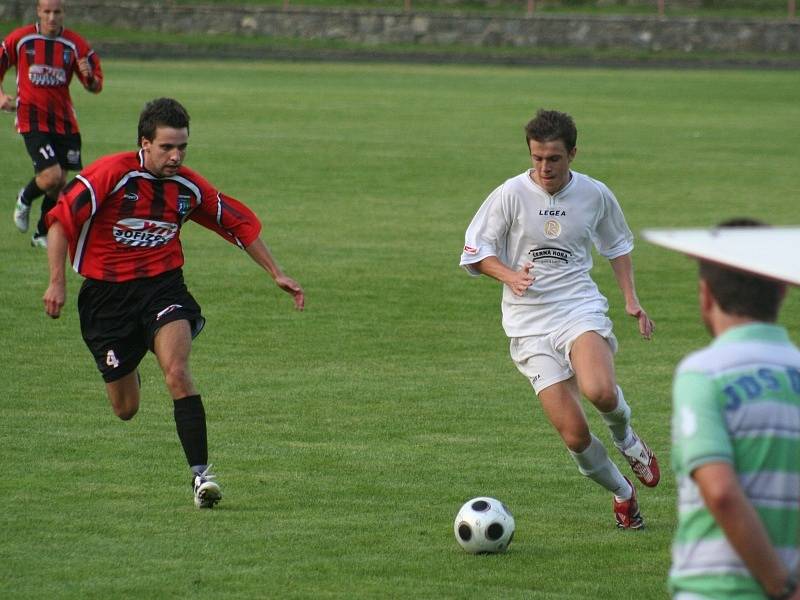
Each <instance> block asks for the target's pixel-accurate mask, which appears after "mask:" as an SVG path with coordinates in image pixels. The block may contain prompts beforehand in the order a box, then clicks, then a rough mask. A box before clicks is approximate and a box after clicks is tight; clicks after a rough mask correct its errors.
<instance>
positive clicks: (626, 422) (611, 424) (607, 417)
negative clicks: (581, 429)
mask: <svg viewBox="0 0 800 600" xmlns="http://www.w3.org/2000/svg"><path fill="white" fill-rule="evenodd" d="M600 416H601V417H602V418H603V421H604V422H605V424H606V425H607V426H608V428H609V429H610V430H611V436H612V437H613V438H614V443H615V444H616V445H617V446H619V447H620V448H624V447H626V445H629V442H631V441H632V440H631V438H632V437H633V430H631V407H630V406H628V403H627V402H625V395H624V394H623V393H622V388H621V387H619V386H617V407H616V408H615V409H614V410H611V411H609V412H602V411H600Z"/></svg>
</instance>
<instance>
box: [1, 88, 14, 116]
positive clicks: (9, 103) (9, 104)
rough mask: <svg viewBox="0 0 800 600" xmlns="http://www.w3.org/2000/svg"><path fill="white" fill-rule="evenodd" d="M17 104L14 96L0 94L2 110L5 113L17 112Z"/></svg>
mask: <svg viewBox="0 0 800 600" xmlns="http://www.w3.org/2000/svg"><path fill="white" fill-rule="evenodd" d="M16 104H17V103H16V102H15V101H14V97H13V96H9V95H8V94H3V93H2V92H0V110H2V111H4V112H14V111H15V110H16Z"/></svg>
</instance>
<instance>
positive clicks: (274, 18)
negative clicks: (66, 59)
mask: <svg viewBox="0 0 800 600" xmlns="http://www.w3.org/2000/svg"><path fill="white" fill-rule="evenodd" d="M33 4H34V3H33V1H32V0H5V2H4V3H3V4H2V5H0V19H2V18H17V19H20V18H22V19H24V20H27V21H31V20H33V19H34V17H35V15H34V11H33ZM4 13H5V14H4ZM68 19H69V22H70V23H90V24H98V25H106V26H112V27H119V28H126V29H139V30H142V31H160V32H167V33H168V32H177V33H197V34H198V35H204V34H218V33H228V34H237V35H242V36H268V37H281V38H301V39H316V40H344V41H350V42H357V43H364V44H374V45H376V46H378V45H380V44H382V43H408V44H427V45H434V46H435V45H449V44H461V45H468V46H476V47H480V46H492V47H503V46H506V47H509V46H513V47H572V48H579V49H585V50H592V49H608V48H621V49H626V48H629V49H636V50H650V51H655V52H658V51H663V50H669V51H676V50H677V51H684V52H693V51H716V52H725V51H737V52H769V53H784V54H798V53H800V22H798V21H788V20H754V19H748V20H732V19H724V20H723V19H697V18H668V19H658V18H657V17H656V16H652V17H632V16H578V15H571V16H553V15H542V14H537V15H534V16H533V17H531V18H526V17H525V16H523V15H521V16H519V17H509V16H505V15H503V16H501V15H475V14H457V13H452V14H449V13H448V14H440V13H423V12H420V13H414V12H409V13H405V12H402V11H400V10H380V9H373V10H334V9H310V8H295V7H291V6H290V7H289V8H288V9H287V10H283V9H281V8H268V7H260V6H228V7H224V8H223V7H220V6H210V5H205V6H204V5H197V6H185V5H180V6H178V5H174V4H171V3H160V2H130V1H124V0H122V1H119V2H114V1H112V0H107V1H104V0H70V1H69V4H68Z"/></svg>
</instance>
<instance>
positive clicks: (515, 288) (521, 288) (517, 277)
mask: <svg viewBox="0 0 800 600" xmlns="http://www.w3.org/2000/svg"><path fill="white" fill-rule="evenodd" d="M532 270H533V263H532V262H527V263H525V264H524V265H523V266H522V268H521V269H520V270H519V271H514V274H513V275H511V277H509V280H508V281H507V282H506V284H507V285H508V287H510V288H511V291H512V292H513V293H514V295H515V296H524V295H525V292H526V291H528V288H529V287H531V285H533V280H534V279H535V277H534V276H533V273H531V271H532Z"/></svg>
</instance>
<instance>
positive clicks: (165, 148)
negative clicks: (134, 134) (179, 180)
mask: <svg viewBox="0 0 800 600" xmlns="http://www.w3.org/2000/svg"><path fill="white" fill-rule="evenodd" d="M141 142H142V150H144V166H145V168H146V169H147V170H148V171H150V172H151V173H152V174H153V175H155V176H156V177H171V176H173V175H175V173H177V172H178V168H179V167H180V166H181V165H182V164H183V159H184V158H186V147H187V146H188V145H189V130H188V129H186V127H182V128H181V129H175V128H174V127H156V134H155V136H154V137H153V139H152V140H148V139H147V138H146V137H143V138H142V140H141Z"/></svg>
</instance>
